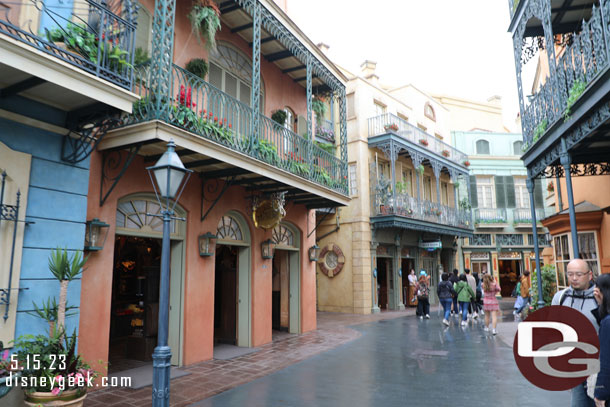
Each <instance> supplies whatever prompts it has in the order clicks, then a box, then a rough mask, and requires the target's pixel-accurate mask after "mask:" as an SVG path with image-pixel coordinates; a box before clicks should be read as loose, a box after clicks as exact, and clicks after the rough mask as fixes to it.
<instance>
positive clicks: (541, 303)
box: [525, 177, 544, 308]
mask: <svg viewBox="0 0 610 407" xmlns="http://www.w3.org/2000/svg"><path fill="white" fill-rule="evenodd" d="M525 184H526V186H527V191H528V192H529V195H530V202H531V203H532V204H533V203H534V187H535V185H536V184H535V183H534V180H533V179H532V178H529V177H528V178H527V181H526V182H525ZM530 211H531V214H532V229H533V232H534V253H535V254H536V276H537V280H538V307H539V308H541V307H544V298H543V297H542V274H540V246H539V245H538V228H537V227H536V207H535V205H530Z"/></svg>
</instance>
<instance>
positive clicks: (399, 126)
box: [369, 113, 470, 172]
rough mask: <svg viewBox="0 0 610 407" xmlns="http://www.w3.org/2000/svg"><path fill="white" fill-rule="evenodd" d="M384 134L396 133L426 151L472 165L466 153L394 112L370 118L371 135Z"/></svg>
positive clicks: (464, 165) (458, 162)
mask: <svg viewBox="0 0 610 407" xmlns="http://www.w3.org/2000/svg"><path fill="white" fill-rule="evenodd" d="M384 134H396V135H398V136H399V137H400V138H402V139H404V140H407V141H409V142H411V143H412V144H414V145H417V146H419V147H422V148H423V149H424V151H430V153H431V155H436V156H438V157H439V158H440V157H443V158H444V159H446V160H448V161H450V162H453V163H455V164H457V165H458V166H459V167H461V168H465V167H467V166H468V165H470V163H469V162H468V156H467V155H466V154H464V153H462V152H461V151H459V150H458V149H456V148H454V147H452V146H450V145H449V144H447V143H445V142H443V141H442V140H439V139H438V138H436V137H434V136H432V135H430V134H428V133H426V132H425V131H423V130H422V129H420V128H418V127H416V126H413V125H412V124H411V123H409V122H407V121H406V120H404V119H401V118H400V117H398V116H396V115H394V114H392V113H385V114H382V115H380V116H377V117H371V118H369V137H374V136H380V135H384ZM465 171H466V172H468V171H467V170H465Z"/></svg>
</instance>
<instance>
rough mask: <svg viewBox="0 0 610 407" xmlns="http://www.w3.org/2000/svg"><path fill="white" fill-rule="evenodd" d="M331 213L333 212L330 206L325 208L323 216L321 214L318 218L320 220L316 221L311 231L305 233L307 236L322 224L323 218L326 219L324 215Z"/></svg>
mask: <svg viewBox="0 0 610 407" xmlns="http://www.w3.org/2000/svg"><path fill="white" fill-rule="evenodd" d="M331 213H333V212H332V208H327V211H326V212H324V216H322V218H320V220H319V221H317V222H316V227H315V228H313V229H312V231H311V232H309V233H308V234H307V237H309V236H311V235H312V233H313V232H315V231H316V229H318V226H320V225H321V224H322V222H324V219H326V217H327V216H328V215H330V214H331Z"/></svg>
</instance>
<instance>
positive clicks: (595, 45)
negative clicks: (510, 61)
mask: <svg viewBox="0 0 610 407" xmlns="http://www.w3.org/2000/svg"><path fill="white" fill-rule="evenodd" d="M511 1H512V0H511ZM522 1H523V0H522ZM609 14H610V13H609V11H608V9H607V7H606V8H602V7H600V8H598V7H595V6H594V7H593V9H592V14H591V17H590V18H589V20H588V21H583V23H582V25H581V26H580V32H578V33H574V34H568V37H569V41H567V44H568V45H566V48H565V49H564V50H563V52H562V53H561V55H560V56H558V58H557V60H556V61H555V62H554V63H553V64H552V65H551V67H550V72H549V77H547V78H546V82H545V83H544V84H543V85H542V86H541V87H540V88H539V90H538V91H537V92H536V94H534V95H533V96H531V97H529V99H530V100H529V104H528V105H527V106H524V105H523V104H522V112H523V117H522V128H523V140H524V150H525V151H527V149H529V148H531V147H532V146H533V145H534V144H535V143H536V142H537V141H538V140H539V139H540V138H541V137H542V136H543V135H544V134H545V133H546V131H547V130H548V129H550V128H551V127H553V125H554V124H555V123H556V122H559V121H567V120H568V119H569V118H570V114H571V108H572V107H573V106H574V105H575V103H576V102H577V100H578V99H579V98H580V97H581V95H582V94H583V93H584V92H585V91H586V89H587V88H588V85H589V84H590V83H592V82H593V80H594V79H595V78H597V77H598V76H599V74H601V73H602V72H604V71H606V70H607V68H608V66H609V65H610V55H609V52H610V46H609V42H608V41H609V40H610V39H609V38H607V36H606V35H604V32H606V31H604V26H603V22H604V21H608V19H609V18H610V15H609ZM534 41H535V39H534ZM518 44H519V47H521V46H522V43H521V42H519V43H518ZM515 52H516V53H515V57H516V58H519V57H520V52H521V49H519V50H517V51H515ZM518 80H519V81H520V78H518ZM520 86H521V84H520Z"/></svg>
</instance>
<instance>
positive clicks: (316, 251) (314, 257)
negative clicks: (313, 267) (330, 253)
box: [309, 244, 320, 261]
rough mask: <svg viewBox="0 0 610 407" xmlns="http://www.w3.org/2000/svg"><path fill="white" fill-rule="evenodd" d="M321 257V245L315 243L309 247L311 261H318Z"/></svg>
mask: <svg viewBox="0 0 610 407" xmlns="http://www.w3.org/2000/svg"><path fill="white" fill-rule="evenodd" d="M319 257H320V247H319V246H318V245H317V244H314V245H313V246H311V247H310V248H309V261H318V258H319Z"/></svg>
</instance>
